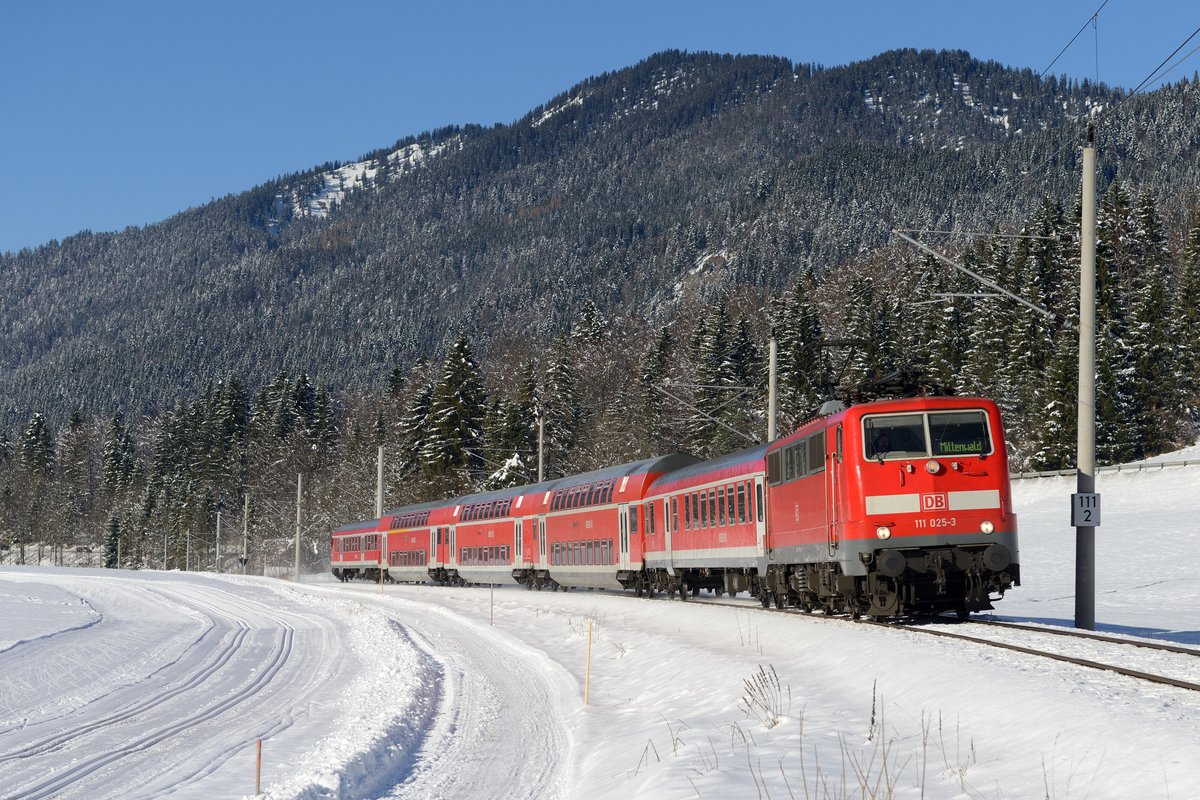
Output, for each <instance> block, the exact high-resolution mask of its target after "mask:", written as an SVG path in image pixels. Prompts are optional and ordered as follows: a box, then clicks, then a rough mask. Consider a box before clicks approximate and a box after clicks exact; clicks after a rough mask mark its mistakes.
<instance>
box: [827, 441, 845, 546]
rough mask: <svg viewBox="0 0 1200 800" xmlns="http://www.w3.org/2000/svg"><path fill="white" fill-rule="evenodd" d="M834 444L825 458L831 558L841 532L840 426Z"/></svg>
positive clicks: (828, 542) (839, 539)
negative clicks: (831, 450)
mask: <svg viewBox="0 0 1200 800" xmlns="http://www.w3.org/2000/svg"><path fill="white" fill-rule="evenodd" d="M834 442H835V443H834V449H833V452H831V453H828V454H827V456H826V461H827V463H826V467H827V469H826V470H825V527H826V530H827V531H828V541H827V544H828V548H829V556H830V557H831V558H832V557H834V556H836V555H837V549H838V544H839V542H840V541H841V530H842V503H841V501H840V500H839V497H840V495H841V492H842V426H841V425H838V426H837V436H836V438H835V440H834ZM826 450H828V448H826Z"/></svg>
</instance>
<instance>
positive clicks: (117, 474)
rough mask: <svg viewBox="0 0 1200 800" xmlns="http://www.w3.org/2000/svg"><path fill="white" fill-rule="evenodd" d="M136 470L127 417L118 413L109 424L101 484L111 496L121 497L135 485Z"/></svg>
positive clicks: (102, 463) (102, 462) (101, 471)
mask: <svg viewBox="0 0 1200 800" xmlns="http://www.w3.org/2000/svg"><path fill="white" fill-rule="evenodd" d="M135 469H136V463H135V460H134V452H133V441H132V439H131V438H130V436H129V431H128V430H127V429H126V427H125V415H124V413H122V412H120V411H118V412H117V413H116V414H114V415H113V418H112V421H111V422H110V423H109V427H108V434H107V436H106V437H105V440H104V454H103V456H102V457H101V468H100V479H101V484H102V485H103V487H104V490H105V491H106V492H107V493H108V494H109V496H114V495H119V494H121V493H122V492H125V491H127V490H128V489H129V488H130V487H131V486H132V485H133V481H134V475H135Z"/></svg>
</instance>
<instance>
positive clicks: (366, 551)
mask: <svg viewBox="0 0 1200 800" xmlns="http://www.w3.org/2000/svg"><path fill="white" fill-rule="evenodd" d="M387 525H388V518H387V517H384V518H383V519H370V520H367V521H365V522H353V523H351V524H349V525H343V526H342V527H340V528H338V529H337V530H335V531H334V532H333V539H332V541H331V543H330V546H329V563H330V566H331V567H332V568H333V575H334V577H336V578H337V579H338V580H341V581H347V580H350V579H351V578H363V577H369V575H374V576H375V578H378V577H379V567H380V565H381V563H382V561H381V560H380V552H381V550H380V548H381V547H382V545H383V537H384V533H385V532H386V531H387Z"/></svg>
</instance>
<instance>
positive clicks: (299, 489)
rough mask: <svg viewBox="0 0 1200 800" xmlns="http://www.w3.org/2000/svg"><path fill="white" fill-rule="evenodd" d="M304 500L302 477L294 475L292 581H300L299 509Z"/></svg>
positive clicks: (301, 475)
mask: <svg viewBox="0 0 1200 800" xmlns="http://www.w3.org/2000/svg"><path fill="white" fill-rule="evenodd" d="M303 500H304V475H303V474H301V473H296V564H295V566H294V567H293V572H292V580H294V581H299V580H300V507H301V502H302V501H303Z"/></svg>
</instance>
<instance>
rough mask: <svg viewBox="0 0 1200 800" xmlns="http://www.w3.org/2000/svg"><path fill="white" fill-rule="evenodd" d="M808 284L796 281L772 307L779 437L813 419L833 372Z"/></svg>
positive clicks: (827, 389)
mask: <svg viewBox="0 0 1200 800" xmlns="http://www.w3.org/2000/svg"><path fill="white" fill-rule="evenodd" d="M807 284H808V281H807V279H804V280H801V281H797V282H796V283H795V284H794V285H793V286H792V288H791V290H790V291H788V292H787V293H786V294H785V295H784V296H783V297H782V298H780V299H779V300H777V301H776V302H774V303H773V304H772V313H771V317H772V320H771V326H772V329H773V332H774V335H775V339H776V347H777V353H776V377H775V380H776V394H777V397H776V403H777V406H778V407H777V413H778V414H779V431H778V433H779V434H780V435H787V434H788V433H789V432H791V431H792V430H795V428H796V426H797V425H799V424H800V423H801V422H803V421H805V420H807V419H811V418H812V417H813V416H815V415H816V413H817V411H818V410H819V409H820V405H821V402H822V401H823V400H825V399H827V396H828V393H829V392H830V389H831V387H830V383H831V381H832V370H831V368H830V364H829V357H828V355H827V354H826V352H825V349H824V333H823V331H822V328H821V318H820V316H819V315H818V313H817V309H816V307H815V306H814V305H813V304H812V301H811V300H810V299H809V294H808V288H807Z"/></svg>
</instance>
